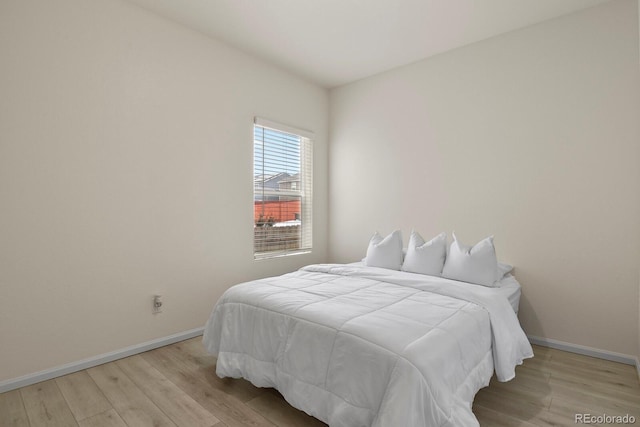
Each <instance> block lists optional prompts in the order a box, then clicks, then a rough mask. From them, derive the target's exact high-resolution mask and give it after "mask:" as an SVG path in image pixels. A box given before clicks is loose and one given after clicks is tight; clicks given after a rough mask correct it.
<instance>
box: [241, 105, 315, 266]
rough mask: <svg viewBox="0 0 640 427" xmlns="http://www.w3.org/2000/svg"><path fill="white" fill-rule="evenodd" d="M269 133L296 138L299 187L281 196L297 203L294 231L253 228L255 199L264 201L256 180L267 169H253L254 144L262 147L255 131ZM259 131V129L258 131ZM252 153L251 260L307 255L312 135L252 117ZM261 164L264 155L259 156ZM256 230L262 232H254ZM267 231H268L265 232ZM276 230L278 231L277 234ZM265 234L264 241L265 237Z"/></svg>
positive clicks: (310, 226)
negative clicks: (298, 223) (261, 130)
mask: <svg viewBox="0 0 640 427" xmlns="http://www.w3.org/2000/svg"><path fill="white" fill-rule="evenodd" d="M257 127H259V128H264V129H269V130H272V131H275V132H279V133H283V134H289V135H293V136H296V137H299V141H300V147H299V149H300V159H299V165H298V167H299V174H300V185H299V186H298V188H297V189H295V190H294V189H290V190H283V191H282V192H281V193H280V192H278V194H281V195H282V196H283V197H291V198H293V199H296V198H299V200H300V212H299V221H300V225H299V226H297V227H296V225H293V226H287V225H286V224H282V223H279V224H276V225H277V227H272V225H264V224H263V225H256V220H255V209H256V206H257V205H256V201H257V200H258V199H260V200H262V201H263V202H264V201H265V187H264V184H263V185H262V186H260V185H259V184H258V183H257V181H256V176H258V175H265V170H266V169H267V168H266V167H265V166H264V165H262V166H259V165H257V164H256V163H257V159H256V157H257V156H256V150H259V149H260V148H259V147H258V145H257V144H258V143H260V144H262V149H263V150H264V144H265V141H264V140H258V139H256V128H257ZM258 130H260V129H258ZM253 138H254V141H253V149H254V161H253V178H254V197H253V200H254V202H253V209H254V224H253V228H254V238H253V256H254V259H255V260H263V259H270V258H275V257H281V256H289V255H299V254H304V253H309V252H311V251H312V249H313V138H314V134H313V132H309V131H307V130H303V129H298V128H295V127H292V126H288V125H284V124H281V123H277V122H273V121H271V120H267V119H264V118H260V117H256V118H255V119H254V126H253ZM262 159H263V160H264V151H263V154H262ZM257 228H263V229H262V230H261V229H257ZM268 228H271V229H268ZM277 228H280V230H277ZM267 234H268V237H266V236H267ZM279 236H282V242H279V241H278V239H280V237H279ZM292 237H293V241H294V242H295V241H297V242H298V244H297V245H296V244H295V243H294V246H291V243H286V242H285V241H286V240H287V239H291V238H292ZM267 240H268V241H269V242H275V243H273V244H271V243H269V244H267V243H266V241H267Z"/></svg>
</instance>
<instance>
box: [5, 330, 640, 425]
mask: <svg viewBox="0 0 640 427" xmlns="http://www.w3.org/2000/svg"><path fill="white" fill-rule="evenodd" d="M534 352H535V354H536V357H535V358H534V359H529V360H527V361H525V363H524V365H523V366H520V367H518V368H517V374H516V378H515V379H514V380H512V381H510V382H508V383H499V382H497V381H495V379H494V380H492V381H491V384H490V386H489V387H487V388H484V389H482V390H480V392H479V393H478V394H477V395H476V398H475V401H474V404H473V411H474V413H475V414H476V416H477V417H478V420H479V421H480V425H481V426H483V427H484V426H487V427H494V426H495V427H512V426H513V427H515V426H522V427H530V426H575V425H576V423H575V415H576V414H591V415H594V416H597V415H604V414H606V415H614V416H615V415H625V414H629V415H631V416H634V417H635V419H636V424H637V425H640V382H639V381H638V376H637V373H636V370H635V367H633V366H628V365H623V364H619V363H614V362H608V361H605V360H601V359H595V358H591V357H587V356H580V355H576V354H573V353H567V352H563V351H559V350H553V349H549V348H545V347H539V346H534ZM590 425H612V424H590ZM0 426H1V427H5V426H7V427H8V426H16V427H18V426H25V427H39V426H48V427H57V426H64V427H67V426H79V427H111V426H112V427H127V426H128V427H138V426H153V427H162V426H169V427H176V426H178V427H209V426H217V427H234V426H253V427H274V426H281V427H294V426H295V427H299V426H310V427H316V426H325V424H323V423H321V422H320V421H318V420H316V419H315V418H312V417H310V416H308V415H307V414H305V413H303V412H301V411H298V410H297V409H295V408H293V407H291V406H290V405H289V404H287V402H286V401H285V400H284V399H283V398H282V396H281V395H280V394H279V393H278V392H277V391H275V390H273V389H260V388H257V387H254V386H253V385H251V384H250V383H249V382H247V381H244V380H232V379H220V378H218V377H217V376H216V375H215V358H214V357H212V356H210V355H208V354H206V352H205V351H204V349H203V347H202V344H201V338H200V337H196V338H193V339H190V340H186V341H182V342H179V343H176V344H173V345H170V346H167V347H162V348H158V349H156V350H152V351H149V352H146V353H143V354H139V355H136V356H131V357H128V358H126V359H121V360H118V361H116V362H112V363H107V364H104V365H101V366H96V367H94V368H91V369H87V370H85V371H80V372H76V373H73V374H69V375H66V376H63V377H59V378H56V379H54V380H49V381H44V382H41V383H38V384H34V385H31V386H28V387H23V388H21V389H18V390H13V391H10V392H6V393H2V394H0Z"/></svg>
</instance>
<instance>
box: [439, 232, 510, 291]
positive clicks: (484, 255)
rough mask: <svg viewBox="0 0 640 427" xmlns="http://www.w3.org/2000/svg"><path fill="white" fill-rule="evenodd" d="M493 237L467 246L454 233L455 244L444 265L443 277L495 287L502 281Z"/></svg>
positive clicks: (452, 244) (452, 245)
mask: <svg viewBox="0 0 640 427" xmlns="http://www.w3.org/2000/svg"><path fill="white" fill-rule="evenodd" d="M499 274H500V273H499V271H498V259H497V258H496V249H495V247H494V246H493V236H491V237H487V238H486V239H484V240H481V241H480V242H478V243H477V244H476V245H475V246H473V247H471V246H466V245H464V244H462V243H460V241H458V238H457V237H456V234H455V233H453V243H451V247H450V249H449V254H448V255H447V260H446V262H445V263H444V269H443V270H442V276H443V277H446V278H447V279H453V280H460V281H463V282H469V283H475V284H478V285H483V286H493V284H494V283H495V282H496V280H498V279H500V277H498V276H499Z"/></svg>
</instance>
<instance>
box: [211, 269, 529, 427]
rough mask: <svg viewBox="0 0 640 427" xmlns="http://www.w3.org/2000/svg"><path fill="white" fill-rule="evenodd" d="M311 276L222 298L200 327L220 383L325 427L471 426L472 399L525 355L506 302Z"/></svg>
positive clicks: (384, 275)
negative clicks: (280, 400) (243, 387)
mask: <svg viewBox="0 0 640 427" xmlns="http://www.w3.org/2000/svg"><path fill="white" fill-rule="evenodd" d="M469 286H473V285H468V284H461V282H456V281H451V280H447V279H442V278H436V277H431V276H423V275H415V274H411V273H402V272H393V271H390V270H385V269H378V268H371V267H361V266H349V265H314V266H308V267H305V268H303V269H301V270H300V271H297V272H294V273H290V274H285V275H283V276H279V277H275V278H268V279H261V280H257V281H253V282H248V283H244V284H241V285H237V286H234V287H232V288H230V289H229V290H228V291H227V292H226V293H225V294H224V295H223V296H222V298H221V299H220V301H219V302H218V303H217V304H216V306H215V308H214V310H213V312H212V314H211V317H210V319H209V321H208V322H207V325H206V327H205V333H204V338H203V341H204V344H205V347H206V348H207V350H208V351H209V352H211V353H213V354H215V355H217V357H218V360H217V366H216V373H217V374H218V375H219V376H221V377H233V378H240V377H242V378H246V379H248V380H249V381H251V382H252V383H253V384H254V385H256V386H259V387H274V388H276V389H278V390H279V391H280V392H281V393H282V395H283V396H284V397H285V399H287V401H288V402H289V403H290V404H291V405H293V406H294V407H296V408H299V409H301V410H303V411H305V412H307V413H308V414H310V415H313V416H315V417H316V418H318V419H320V420H322V421H324V422H326V423H328V424H329V425H331V426H390V425H406V426H409V425H410V426H451V427H453V426H456V427H461V426H462V427H464V426H477V425H478V422H477V420H476V418H475V416H474V415H473V413H472V411H471V404H472V401H473V397H474V395H475V393H476V392H477V391H478V390H479V389H480V388H482V387H484V386H486V385H488V383H489V380H490V378H491V376H492V374H493V372H494V370H495V372H496V374H497V376H498V379H500V380H503V381H504V380H509V379H511V378H513V376H514V372H515V371H514V369H515V365H517V364H519V363H521V362H522V359H523V358H526V357H531V356H532V351H531V346H530V345H529V343H528V341H527V340H526V337H525V336H524V333H523V332H522V329H521V328H520V326H519V324H518V322H517V318H516V317H515V313H514V311H513V309H512V307H511V305H510V303H509V302H508V299H507V298H506V296H505V295H504V294H500V293H499V292H495V291H491V290H490V288H484V287H481V286H475V287H471V288H470V289H468V288H469Z"/></svg>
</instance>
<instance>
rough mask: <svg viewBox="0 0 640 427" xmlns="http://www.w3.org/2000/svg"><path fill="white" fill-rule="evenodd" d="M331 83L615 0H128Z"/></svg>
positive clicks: (368, 74) (301, 74) (234, 45)
mask: <svg viewBox="0 0 640 427" xmlns="http://www.w3.org/2000/svg"><path fill="white" fill-rule="evenodd" d="M129 1H130V2H132V3H136V4H138V5H140V6H142V7H143V8H145V9H148V10H151V11H153V12H156V13H158V14H160V15H163V16H165V17H167V18H169V19H171V20H173V21H176V22H179V23H181V24H184V25H186V26H188V27H191V28H194V29H196V30H198V31H201V32H202V33H205V34H207V35H209V36H211V37H213V38H215V39H218V40H220V41H223V42H225V43H226V44H228V45H231V46H233V47H235V48H237V49H240V50H242V51H244V52H246V53H249V54H251V55H253V56H256V57H259V58H261V59H263V60H265V61H267V62H270V63H273V64H276V65H277V66H279V67H282V68H284V69H286V70H289V71H290V72H292V73H295V74H297V75H299V76H302V77H304V78H306V79H308V80H310V81H312V82H314V83H317V84H319V85H321V86H324V87H327V88H331V87H335V86H340V85H343V84H345V83H350V82H352V81H355V80H358V79H361V78H364V77H368V76H371V75H374V74H377V73H380V72H383V71H386V70H389V69H392V68H395V67H398V66H402V65H406V64H409V63H412V62H415V61H418V60H421V59H424V58H427V57H429V56H432V55H436V54H438V53H441V52H445V51H448V50H451V49H455V48H457V47H460V46H464V45H467V44H470V43H474V42H477V41H480V40H483V39H486V38H489V37H492V36H495V35H498V34H501V33H505V32H508V31H513V30H516V29H518V28H523V27H526V26H529V25H533V24H536V23H539V22H542V21H545V20H548V19H552V18H555V17H558V16H561V15H565V14H568V13H572V12H575V11H578V10H581V9H586V8H588V7H592V6H595V5H597V4H600V3H605V2H607V1H611V0H129Z"/></svg>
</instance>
